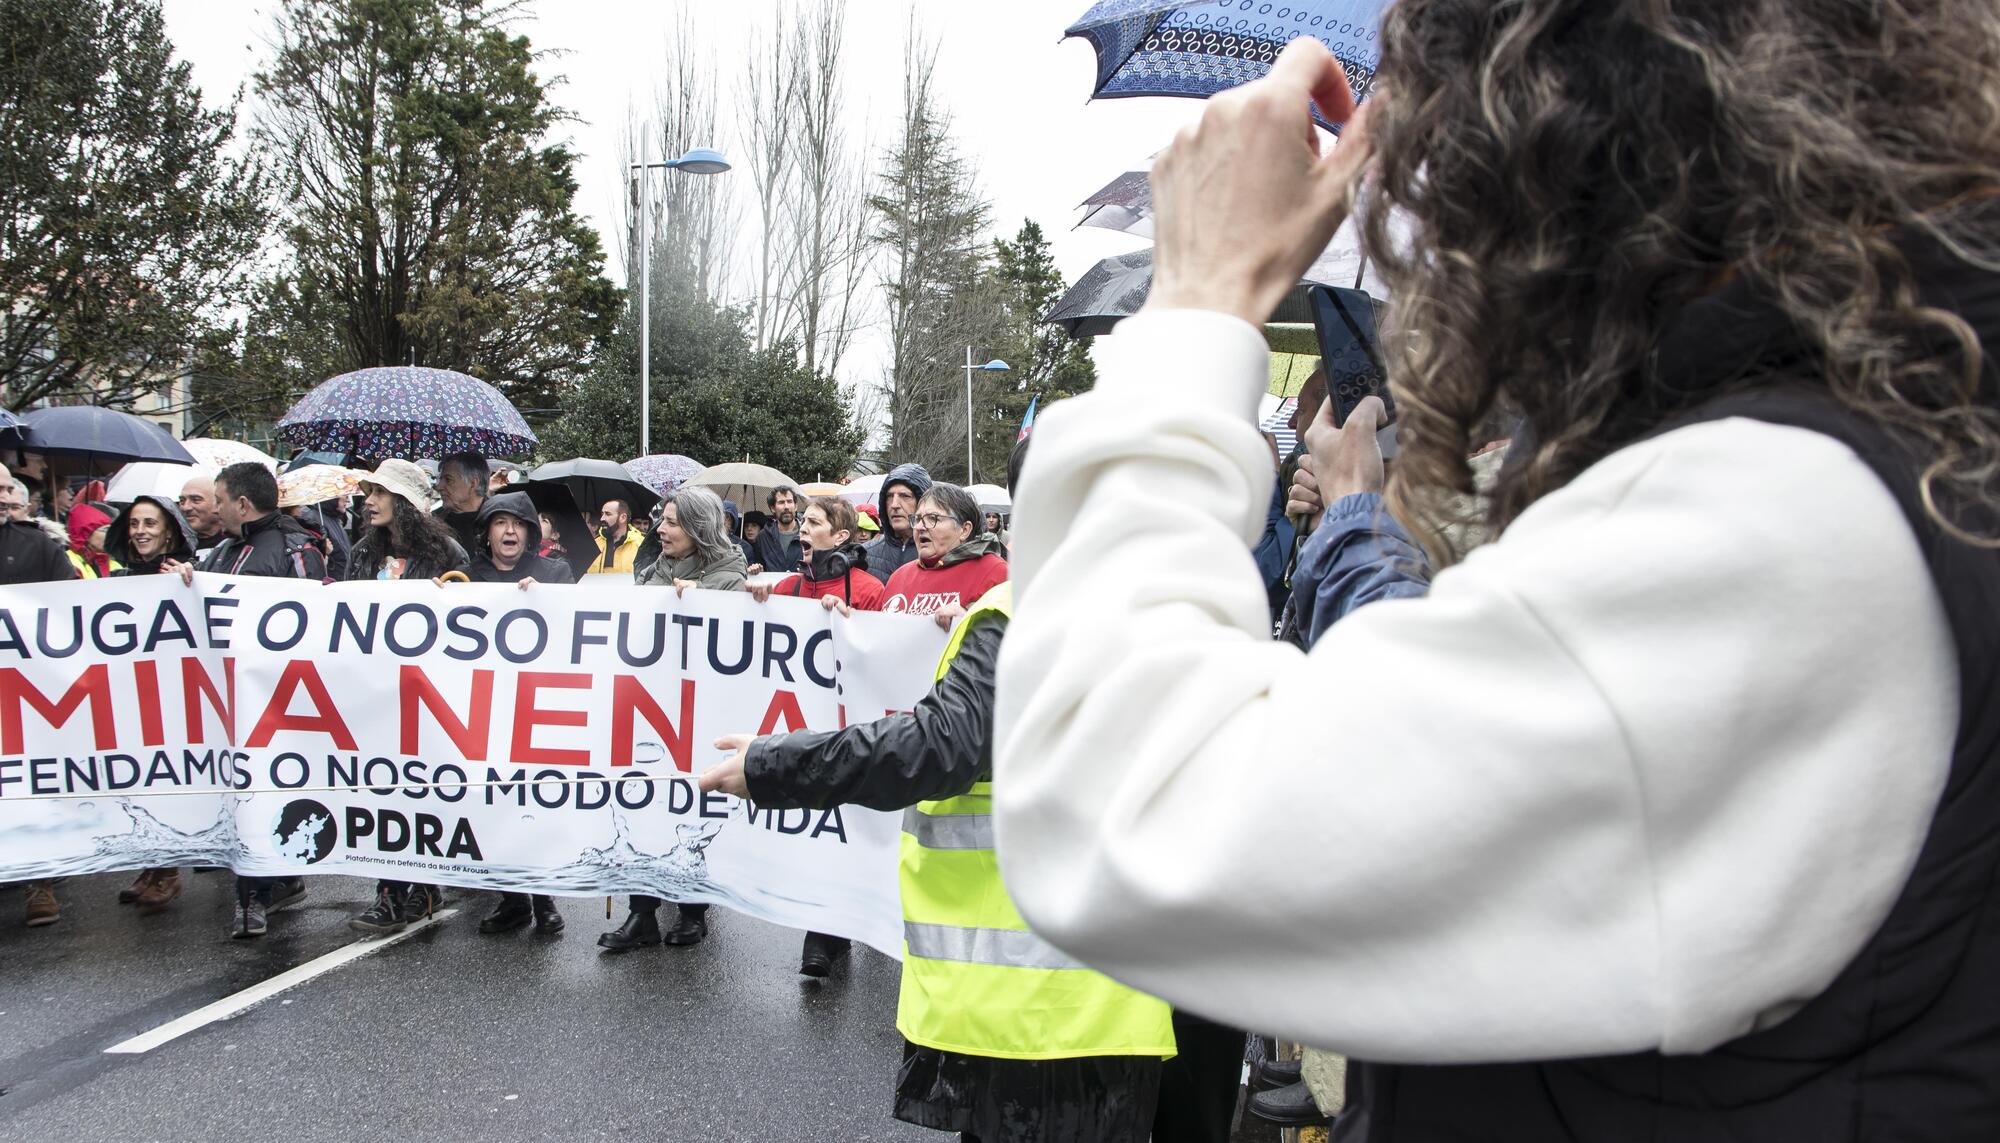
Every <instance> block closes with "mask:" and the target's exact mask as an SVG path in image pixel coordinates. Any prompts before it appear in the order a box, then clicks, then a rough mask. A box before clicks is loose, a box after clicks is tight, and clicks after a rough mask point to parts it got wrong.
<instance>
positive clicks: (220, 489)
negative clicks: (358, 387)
mask: <svg viewBox="0 0 2000 1143" xmlns="http://www.w3.org/2000/svg"><path fill="white" fill-rule="evenodd" d="M215 515H216V518H217V519H218V520H220V521H221V523H222V529H223V531H224V532H226V533H228V539H225V540H223V541H222V543H221V544H219V545H217V546H216V548H215V550H214V551H212V552H210V553H208V556H207V558H206V559H203V560H202V561H201V564H200V565H199V567H198V568H197V569H196V570H199V571H204V572H217V573H220V574H222V575H256V576H272V577H276V578H278V579H302V580H306V581H308V582H311V583H324V582H325V581H326V558H325V557H324V556H322V555H320V550H319V544H318V542H317V540H316V539H315V538H314V536H313V534H312V533H311V532H309V531H307V530H306V528H305V526H304V525H302V524H300V523H299V522H298V521H297V520H294V519H292V518H291V517H290V516H287V515H285V514H284V513H283V512H280V511H278V478H277V477H275V476H273V475H271V470H270V469H268V468H265V467H264V466H263V465H261V464H259V463H257V462H256V461H254V460H246V461H243V462H241V463H238V464H232V465H230V466H229V467H228V468H225V469H223V470H222V471H221V472H220V473H219V474H217V475H216V478H215ZM179 567H180V569H181V571H182V576H181V578H182V580H183V582H192V577H191V576H190V575H189V574H188V565H187V564H181V565H179ZM305 895H306V883H305V879H304V878H302V877H238V878H237V879H236V927H235V931H234V932H233V933H232V934H231V935H232V936H234V937H236V938H237V939H238V940H249V939H251V938H255V937H261V936H263V935H264V933H265V932H266V931H267V930H268V929H269V921H268V915H269V914H270V913H272V912H274V911H276V910H278V909H282V908H284V907H285V906H287V905H294V904H297V903H298V902H299V901H302V900H304V899H305Z"/></svg>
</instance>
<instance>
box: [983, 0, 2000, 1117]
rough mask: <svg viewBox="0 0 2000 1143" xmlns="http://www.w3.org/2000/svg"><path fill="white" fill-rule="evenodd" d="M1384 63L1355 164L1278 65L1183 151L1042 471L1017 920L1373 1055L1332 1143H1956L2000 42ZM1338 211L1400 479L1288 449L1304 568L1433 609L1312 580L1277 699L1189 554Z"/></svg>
mask: <svg viewBox="0 0 2000 1143" xmlns="http://www.w3.org/2000/svg"><path fill="white" fill-rule="evenodd" d="M1381 45H1382V57H1381V64H1380V68H1379V70H1378V71H1377V72H1376V74H1375V76H1374V77H1373V95H1372V97H1371V99H1370V102H1369V106H1368V108H1367V112H1366V114H1365V115H1359V116H1357V114H1356V110H1355V106H1354V101H1353V97H1352V94H1351V89H1350V86H1349V84H1348V83H1347V80H1346V77H1345V76H1344V75H1343V74H1342V71H1341V68H1340V67H1339V65H1338V64H1336V62H1335V61H1334V59H1333V58H1332V57H1331V55H1329V54H1328V53H1327V52H1326V51H1325V50H1324V48H1322V47H1321V46H1320V45H1319V44H1317V43H1315V42H1313V41H1310V40H1306V41H1300V42H1295V43H1293V44H1292V45H1291V46H1289V47H1288V48H1286V49H1285V51H1284V53H1283V54H1282V55H1281V56H1280V57H1279V58H1278V60H1277V62H1276V63H1275V64H1274V65H1273V68H1272V71H1271V75H1270V77H1269V78H1268V79H1266V80H1264V81H1261V82H1260V83H1258V84H1256V85H1254V86H1253V87H1247V88H1243V89H1239V90H1238V91H1235V92H1231V93H1229V94H1227V95H1225V96H1222V97H1220V98H1218V99H1216V100H1215V101H1213V102H1212V104H1211V105H1210V107H1209V108H1208V110H1207V111H1206V112H1205V114H1204V116H1203V120H1202V122H1201V124H1200V125H1199V126H1198V127H1193V128H1190V129H1188V130H1186V131H1184V132H1183V134H1182V136H1181V138H1180V139H1179V140H1178V141H1177V142H1176V143H1175V145H1174V147H1173V148H1172V150H1171V151H1169V152H1168V153H1167V154H1166V155H1165V156H1164V157H1163V158H1162V159H1161V160H1160V161H1159V162H1158V163H1157V164H1156V165H1155V167H1154V169H1153V188H1154V193H1155V199H1156V203H1157V207H1158V235H1159V245H1158V261H1157V268H1158V273H1157V277H1156V279H1155V282H1154V287H1153V290H1152V294H1151V297H1150V299H1149V300H1148V303H1147V312H1146V313H1144V314H1142V315H1141V316H1139V317H1137V318H1135V319H1133V320H1131V321H1128V322H1126V323H1125V324H1124V325H1122V326H1121V327H1120V329H1119V332H1118V333H1117V335H1116V336H1115V337H1113V338H1111V339H1109V343H1107V344H1105V345H1103V346H1101V347H1100V350H1101V352H1100V360H1101V361H1102V362H1104V365H1105V368H1104V374H1103V377H1102V379H1101V380H1100V382H1099V384H1098V386H1097V387H1096V389H1095V390H1094V391H1093V392H1091V393H1089V394H1087V395H1085V396H1082V397H1079V398H1076V399H1075V400H1072V401H1067V402H1064V403H1063V404H1061V405H1059V406H1057V407H1055V408H1053V409H1051V410H1048V411H1046V412H1045V413H1044V414H1043V416H1042V418H1041V420H1040V422H1039V423H1038V424H1037V426H1036V434H1035V440H1036V442H1037V444H1036V454H1035V457H1034V460H1033V462H1032V464H1031V465H1030V468H1029V472H1028V474H1027V478H1026V480H1025V481H1024V483H1023V487H1022V492H1021V495H1020V496H1019V498H1018V500H1017V504H1018V508H1019V515H1018V517H1017V519H1018V524H1019V526H1018V528H1017V531H1016V533H1015V546H1014V553H1015V561H1016V562H1015V565H1014V566H1015V578H1016V584H1017V590H1018V591H1019V593H1020V598H1021V607H1020V611H1019V614H1018V616H1017V617H1016V618H1015V620H1014V623H1013V626H1012V629H1011V631H1010V634H1009V636H1008V640H1007V645H1006V650H1005V653H1004V654H1003V656H1002V661H1001V664H1000V681H999V696H1000V698H999V710H998V722H999V739H1000V743H999V749H998V755H997V761H996V766H997V769H998V773H997V776H996V777H997V780H996V789H997V790H998V791H999V795H998V798H997V801H996V805H995V813H996V816H997V819H998V822H997V825H998V829H999V836H1000V837H1001V838H1002V839H1003V840H1004V842H1005V845H1004V846H1003V848H1002V849H1001V859H1002V862H1003V865H1004V866H1005V870H1006V874H1007V882H1008V887H1009V888H1010V890H1012V891H1013V892H1014V894H1015V896H1016V898H1017V900H1018V902H1019V904H1020V906H1021V911H1022V913H1023V914H1024V915H1025V916H1026V917H1027V918H1028V920H1029V921H1030V922H1032V923H1033V924H1034V925H1035V927H1036V929H1037V930H1038V931H1040V932H1042V933H1043V934H1044V935H1045V936H1047V937H1048V939H1050V940H1051V941H1052V942H1053V943H1054V944H1056V945H1057V946H1059V947H1062V948H1064V949H1065V950H1067V951H1068V952H1070V953H1071V954H1072V955H1074V956H1077V957H1079V958H1080V959H1083V960H1085V961H1088V962H1090V963H1093V964H1095V965H1098V966H1100V967H1102V968H1104V969H1106V970H1107V971H1109V972H1111V973H1113V974H1114V975H1116V976H1118V977H1119V978H1120V979H1123V980H1126V981H1129V982H1130V983H1132V984H1133V985H1134V986H1136V987H1139V988H1143V989H1145V990H1147V991H1149V992H1153V993H1155V994H1158V995H1160V996H1163V997H1165V998H1167V999H1169V1000H1171V1001H1173V1002H1174V1003H1176V1004H1184V1005H1186V1006H1188V1007H1190V1008H1193V1009H1195V1010H1197V1011H1201V1012H1203V1013H1207V1014H1212V1015H1216V1016H1218V1017H1225V1018H1229V1019H1232V1020H1234V1021H1236V1022H1238V1023H1243V1024H1247V1025H1249V1026H1252V1027H1260V1028H1269V1029H1273V1030H1276V1031H1278V1032H1280V1033H1283V1034H1286V1035H1288V1036H1292V1037H1295V1038H1297V1039H1300V1040H1303V1041H1306V1042H1309V1043H1313V1044H1318V1045H1323V1046H1325V1047H1328V1048H1332V1049H1337V1050H1341V1051H1344V1052H1346V1053H1347V1054H1349V1055H1350V1056H1352V1057H1354V1058H1356V1059H1358V1060H1363V1061H1371V1062H1370V1063H1367V1064H1364V1065H1362V1066H1359V1067H1357V1068H1356V1069H1355V1071H1354V1072H1353V1073H1351V1075H1350V1083H1349V1091H1350V1095H1351V1097H1352V1104H1353V1110H1352V1111H1351V1112H1350V1113H1348V1115H1347V1116H1346V1117H1344V1118H1345V1119H1346V1122H1345V1123H1344V1124H1343V1125H1342V1126H1340V1127H1337V1128H1336V1137H1337V1138H1343V1139H1348V1140H1360V1139H1366V1140H1432V1139H1453V1140H1473V1139H1496V1140H1497V1139H1508V1140H1515V1139H1534V1140H1543V1139H1564V1140H1590V1141H1596V1140H1605V1141H1624V1140H1634V1139H1648V1140H1655V1141H1684V1140H1686V1141H1692V1140H1733V1139H1745V1140H1747V1139H1759V1140H1808V1139H1810V1140H1815V1141H1854V1143H1858V1141H1861V1140H1880V1139H1912V1140H1914V1139H1921V1140H1974V1139H1992V1138H2000V890H1996V885H2000V702H1996V701H1994V696H1995V695H1996V694H2000V635H1996V633H2000V405H1997V404H1996V400H2000V384H1996V382H2000V370H1996V368H1995V361H1994V358H1993V357H1992V355H1991V350H1992V348H1993V347H1994V343H1995V338H1996V337H2000V257H1996V245H1995V243H1994V240H1993V237H1992V236H1993V235H1994V234H1995V233H1996V230H1995V224H1996V223H2000V5H1996V4H1995V3H1994V2H1993V0H1512V2H1508V3H1494V2H1493V0H1397V2H1396V3H1394V4H1392V5H1390V6H1389V7H1388V8H1387V10H1386V12H1385V14H1384V16H1383V27H1382V36H1381ZM1309 101H1311V102H1312V103H1316V104H1317V106H1318V107H1319V109H1320V110H1321V111H1322V112H1324V113H1325V115H1326V117H1327V118H1328V119H1329V120H1330V121H1333V122H1340V121H1342V120H1348V121H1349V122H1348V123H1347V126H1346V129H1345V131H1344V134H1343V138H1342V140H1341V141H1340V142H1339V144H1338V145H1337V146H1334V147H1332V148H1331V151H1330V153H1328V152H1326V151H1324V150H1323V149H1322V148H1321V147H1320V146H1319V145H1318V143H1317V141H1316V138H1315V135H1314V132H1313V129H1312V127H1311V121H1310V119H1309V118H1308V115H1309ZM1357 202H1358V203H1359V204H1360V207H1361V210H1360V213H1359V216H1358V218H1357V221H1358V223H1359V224H1360V233H1361V238H1362V243H1363V246H1364V248H1365V249H1366V250H1367V252H1368V253H1369V255H1370V257H1371V258H1372V259H1373V260H1374V261H1375V262H1376V263H1377V265H1378V266H1379V268H1380V271H1381V273H1382V276H1383V279H1384V281H1385V282H1386V283H1387V285H1388V290H1389V293H1390V303H1391V313H1390V315H1389V320H1388V341H1387V347H1388V360H1389V364H1390V381H1391V384H1392V386H1393V388H1394V394H1395V400H1396V404H1397V406H1398V409H1399V412H1400V417H1401V420H1400V430H1399V434H1400V435H1399V444H1400V448H1401V453H1400V456H1399V457H1398V459H1397V460H1396V462H1395V468H1394V471H1393V472H1392V473H1390V474H1389V476H1388V479H1387V480H1386V482H1385V481H1384V479H1383V466H1382V462H1381V456H1380V454H1379V452H1377V451H1376V449H1375V445H1374V434H1373V433H1372V432H1370V431H1366V430H1369V429H1372V428H1373V424H1372V418H1373V417H1375V416H1376V415H1378V410H1377V408H1376V407H1375V406H1374V405H1373V404H1370V403H1365V402H1364V406H1365V407H1366V411H1365V412H1363V411H1357V413H1356V415H1355V417H1354V418H1353V419H1352V420H1351V421H1350V423H1349V425H1346V426H1342V427H1341V428H1340V429H1335V428H1334V427H1333V426H1332V425H1331V424H1329V423H1322V424H1321V425H1320V426H1318V427H1316V428H1315V429H1314V430H1313V432H1312V433H1311V434H1310V436H1311V437H1313V438H1314V448H1315V453H1316V457H1317V459H1316V460H1315V462H1314V466H1313V471H1312V476H1313V478H1314V479H1313V482H1312V483H1313V484H1314V485H1315V487H1314V488H1313V489H1312V490H1311V492H1310V496H1312V497H1313V498H1316V499H1317V500H1318V502H1319V503H1321V504H1323V505H1324V507H1325V513H1326V516H1325V519H1324V520H1323V521H1322V523H1321V525H1320V532H1321V533H1323V534H1324V537H1325V538H1324V539H1322V538H1320V537H1319V536H1317V535H1316V537H1315V539H1314V541H1313V544H1323V543H1324V544H1332V543H1336V542H1339V541H1340V540H1341V539H1342V538H1343V537H1346V538H1350V539H1351V538H1352V537H1354V536H1355V535H1356V533H1357V532H1360V533H1363V534H1365V535H1366V536H1369V537H1373V538H1375V539H1394V538H1396V537H1399V536H1401V535H1402V534H1403V533H1404V531H1405V529H1407V531H1408V533H1409V534H1410V535H1412V536H1414V537H1416V538H1417V539H1419V540H1422V541H1424V542H1425V543H1426V545H1427V546H1428V547H1429V548H1430V549H1431V555H1432V559H1433V563H1434V565H1435V566H1439V567H1442V568H1443V570H1441V571H1438V572H1437V573H1436V574H1435V577H1434V578H1432V579H1431V581H1430V582H1429V584H1428V590H1427V592H1423V593H1421V594H1419V595H1418V596H1417V597H1415V598H1400V599H1386V600H1381V601H1379V602H1373V603H1368V604H1367V606H1359V604H1360V603H1362V602H1365V599H1364V596H1363V593H1362V591H1361V590H1360V589H1358V588H1355V587H1354V585H1355V584H1361V583H1364V582H1369V581H1370V580H1371V576H1370V575H1356V576H1353V577H1350V579H1349V580H1348V581H1345V582H1344V583H1329V584H1322V585H1320V586H1321V587H1324V588H1325V589H1326V590H1325V591H1321V592H1319V593H1318V595H1317V597H1318V598H1319V599H1320V600H1322V601H1328V602H1331V603H1332V605H1333V608H1334V613H1333V614H1331V615H1330V616H1329V618H1330V619H1331V620H1332V621H1331V622H1328V623H1325V624H1323V625H1321V624H1317V623H1316V624H1315V626H1316V627H1321V628H1322V629H1321V631H1320V633H1319V636H1318V638H1317V639H1316V641H1315V642H1314V643H1313V645H1312V647H1311V649H1310V650H1309V651H1305V652H1301V651H1299V650H1298V649H1296V648H1293V647H1290V646H1287V645H1283V644H1276V643H1272V642H1270V641H1269V640H1267V639H1266V638H1264V637H1263V635H1264V620H1265V611H1264V607H1263V603H1264V597H1263V595H1262V593H1261V592H1260V590H1259V585H1258V583H1257V578H1256V576H1255V573H1254V572H1253V570H1252V568H1251V566H1250V564H1249V562H1248V561H1246V560H1243V559H1242V558H1240V556H1236V555H1234V554H1233V552H1232V549H1233V548H1239V547H1240V545H1241V541H1242V538H1243V537H1245V536H1254V535H1255V534H1256V531H1257V525H1258V522H1259V520H1260V519H1261V517H1262V513H1263V511H1264V509H1265V508H1266V506H1267V503H1268V497H1269V495H1270V489H1271V484H1270V481H1271V475H1270V458H1269V454H1268V452H1267V451H1266V449H1265V447H1264V445H1263V442H1262V441H1261V440H1259V438H1258V435H1257V431H1256V426H1255V424H1254V423H1253V419H1252V418H1253V416H1254V411H1255V408H1256V401H1257V396H1258V395H1259V393H1260V392H1261V391H1262V389H1263V388H1264V386H1265V383H1266V369H1265V348H1264V345H1263V343H1262V340H1261V338H1260V337H1259V336H1258V330H1257V328H1256V326H1257V323H1260V322H1261V321H1262V320H1263V319H1264V317H1265V315H1266V314H1268V313H1269V312H1270V311H1271V309H1272V308H1273V306H1274V304H1275V303H1276V302H1277V301H1278V300H1279V299H1280V298H1281V297H1282V295H1283V294H1284V293H1285V292H1286V291H1287V290H1289V289H1292V288H1294V286H1295V284H1296V282H1297V281H1298V278H1299V275H1300V273H1301V272H1302V271H1304V269H1305V268H1306V267H1307V265H1308V264H1309V263H1310V262H1311V261H1312V259H1313V258H1314V256H1315V254H1316V252H1317V251H1319V250H1320V249H1321V248H1323V247H1324V246H1325V244H1326V242H1327V240H1328V239H1329V237H1330V236H1331V235H1332V234H1333V232H1334V231H1335V230H1336V229H1337V228H1338V227H1339V226H1340V225H1341V224H1342V223H1343V222H1344V221H1345V220H1346V219H1347V218H1348V216H1349V214H1350V205H1351V204H1354V203H1357ZM1494 417H1498V418H1501V419H1503V420H1504V421H1506V422H1509V423H1513V424H1515V425H1517V426H1518V427H1517V428H1515V429H1514V431H1513V446H1512V450H1511V452H1510V455H1509V458H1508V463H1507V465H1506V467H1505V468H1504V470H1503V471H1502V472H1501V473H1500V474H1499V477H1498V481H1497V484H1496V485H1495V486H1494V487H1493V488H1492V489H1491V490H1490V493H1489V494H1487V495H1485V496H1483V497H1481V498H1478V499H1474V498H1473V497H1471V495H1470V494H1471V493H1472V491H1473V484H1472V480H1471V472H1470V469H1469V468H1468V465H1467V456H1468V454H1470V453H1471V452H1472V451H1473V449H1474V448H1475V447H1476V446H1477V445H1478V444H1479V443H1480V441H1481V439H1482V438H1481V436H1480V435H1479V434H1478V433H1477V431H1476V430H1477V429H1478V427H1479V426H1480V425H1482V424H1483V423H1486V422H1487V421H1488V419H1489V418H1494ZM1159 502H1166V503H1172V504H1174V505H1176V507H1177V510H1176V511H1175V512H1172V513H1165V514H1162V513H1144V512H1135V511H1133V507H1132V506H1133V505H1135V504H1141V503H1159ZM1385 512H1386V514H1385ZM1467 514H1474V515H1477V516H1478V517H1479V522H1480V523H1483V524H1484V525H1486V526H1487V528H1488V530H1489V531H1491V532H1493V533H1496V534H1497V538H1495V539H1494V540H1493V541H1492V542H1490V543H1488V544H1487V545H1486V546H1484V547H1482V548H1480V549H1478V550H1477V551H1475V552H1473V553H1471V554H1470V555H1469V556H1467V557H1466V558H1465V559H1464V560H1463V561H1462V562H1459V563H1457V564H1456V565H1453V566H1447V565H1450V564H1451V559H1452V557H1453V555H1454V553H1452V552H1449V551H1445V550H1441V549H1442V547H1443V545H1442V544H1441V543H1440V542H1439V541H1438V539H1437V537H1440V536H1442V535H1444V534H1445V531H1444V526H1445V525H1447V524H1451V523H1453V522H1454V520H1453V517H1454V516H1457V517H1463V516H1465V515H1467ZM1310 546H1311V545H1309V547H1310ZM1378 546H1380V547H1382V548H1383V549H1384V550H1385V551H1386V550H1388V549H1389V548H1393V547H1396V546H1399V545H1397V544H1389V543H1384V544H1381V545H1378ZM1203 553H1214V555H1213V557H1212V558H1203V555H1202V554H1203ZM1311 554H1312V553H1311V552H1310V551H1309V552H1308V553H1307V555H1306V556H1305V557H1302V566H1303V565H1304V564H1306V563H1310V562H1311V560H1310V556H1311ZM1364 570H1367V571H1369V572H1371V573H1374V572H1381V571H1384V568H1382V567H1375V568H1370V569H1364ZM1418 578H1428V577H1424V576H1419V577H1418ZM1295 586H1298V585H1296V584H1295ZM1308 586H1310V585H1308ZM1253 854H1254V855H1256V860H1258V862H1259V863H1260V864H1261V865H1266V866H1269V867H1273V868H1277V869H1281V870H1283V892H1282V894H1265V893H1254V892H1252V893H1246V892H1244V888H1243V869H1244V864H1243V863H1244V861H1245V860H1246V859H1249V858H1250V855H1253ZM1280 898H1281V899H1280Z"/></svg>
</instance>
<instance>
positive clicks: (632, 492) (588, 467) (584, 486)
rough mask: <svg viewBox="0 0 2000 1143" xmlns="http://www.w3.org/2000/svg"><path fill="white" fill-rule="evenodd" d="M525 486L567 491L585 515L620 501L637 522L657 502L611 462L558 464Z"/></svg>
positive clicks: (654, 494)
mask: <svg viewBox="0 0 2000 1143" xmlns="http://www.w3.org/2000/svg"><path fill="white" fill-rule="evenodd" d="M528 483H529V484H531V485H532V484H560V485H562V486H563V487H564V488H567V489H569V494H570V495H571V496H572V497H574V498H575V500H576V506H577V507H579V508H581V509H583V510H584V511H586V512H595V511H597V510H598V509H600V508H602V507H604V502H605V501H607V500H623V501H625V502H626V503H627V504H630V505H631V506H632V518H633V519H635V520H636V519H639V518H641V517H643V516H645V515H646V514H647V513H648V512H651V511H652V510H653V505H655V504H658V503H659V502H660V494H659V493H657V492H655V491H653V490H652V489H650V488H648V487H646V485H645V484H644V483H643V482H642V481H640V479H639V478H638V477H636V476H633V475H632V474H631V473H630V472H627V471H626V470H625V466H624V465H622V464H619V463H618V462H617V461H615V460H592V459H590V458H588V457H580V458H578V459H576V460H558V461H552V462H550V463H548V464H545V465H543V466H541V467H540V468H537V469H535V470H534V471H533V472H530V473H529V474H528Z"/></svg>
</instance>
